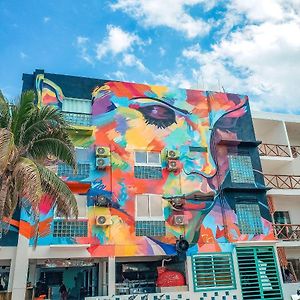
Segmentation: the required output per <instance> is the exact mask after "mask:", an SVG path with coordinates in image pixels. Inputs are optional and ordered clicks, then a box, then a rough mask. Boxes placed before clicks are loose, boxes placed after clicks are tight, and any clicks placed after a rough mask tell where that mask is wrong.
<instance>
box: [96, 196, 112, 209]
mask: <svg viewBox="0 0 300 300" xmlns="http://www.w3.org/2000/svg"><path fill="white" fill-rule="evenodd" d="M94 199H95V205H96V206H100V207H103V206H104V207H105V206H108V204H109V199H108V198H107V197H105V196H104V195H98V196H95V197H94Z"/></svg>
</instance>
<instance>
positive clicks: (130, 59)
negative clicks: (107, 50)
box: [122, 53, 147, 72]
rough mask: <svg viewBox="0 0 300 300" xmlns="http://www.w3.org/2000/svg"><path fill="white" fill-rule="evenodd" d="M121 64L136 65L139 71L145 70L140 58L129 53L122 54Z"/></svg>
mask: <svg viewBox="0 0 300 300" xmlns="http://www.w3.org/2000/svg"><path fill="white" fill-rule="evenodd" d="M122 64H123V66H127V67H136V68H138V70H140V71H141V72H145V71H146V70H147V69H146V67H145V66H144V64H143V63H142V61H141V60H140V59H138V58H137V57H136V56H135V55H133V54H129V53H126V54H124V55H123V61H122Z"/></svg>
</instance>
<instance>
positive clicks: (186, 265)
mask: <svg viewBox="0 0 300 300" xmlns="http://www.w3.org/2000/svg"><path fill="white" fill-rule="evenodd" d="M28 89H35V90H36V93H37V105H53V106H55V107H57V108H58V109H60V110H61V111H62V113H63V114H64V116H65V118H66V119H67V120H69V121H70V123H71V124H72V128H71V129H70V133H71V135H72V139H73V142H74V144H75V146H76V157H77V162H78V172H77V173H76V174H74V173H73V170H72V169H71V168H70V167H69V166H67V165H64V164H62V163H60V162H56V161H53V160H52V161H51V159H49V168H51V169H52V170H53V171H55V172H56V173H57V175H58V176H60V177H61V178H62V179H63V180H64V181H65V182H66V183H67V185H68V186H69V187H70V189H71V190H72V191H73V193H74V194H75V195H76V199H77V203H78V208H79V218H78V219H68V220H66V219H63V218H61V217H60V216H59V215H58V214H57V213H56V210H55V206H53V202H52V200H51V199H49V198H48V197H47V195H45V196H44V197H43V199H42V201H41V205H40V210H41V216H40V220H39V227H38V238H35V237H34V227H33V222H32V219H31V217H30V208H26V207H24V208H22V210H21V211H20V212H19V213H16V217H15V218H14V219H13V220H12V221H11V224H7V226H9V227H8V231H7V232H6V233H5V234H4V236H3V237H2V238H1V239H0V242H1V243H2V247H1V250H0V251H1V252H0V254H1V256H0V257H1V259H0V263H1V265H2V266H3V268H2V270H4V271H3V273H5V275H3V276H2V277H3V278H6V279H5V284H6V288H7V289H8V291H12V299H18V300H19V299H23V298H25V295H26V294H28V295H29V294H30V290H32V288H31V287H32V286H35V287H36V286H37V284H40V283H41V282H42V283H43V284H44V286H46V287H47V291H49V295H48V298H49V299H59V286H60V283H61V281H63V282H64V284H65V285H66V287H67V289H68V290H69V297H70V299H90V300H92V299H94V300H96V299H99V300H100V299H101V300H104V299H116V300H124V299H126V300H127V299H131V300H132V299H139V300H141V299H144V300H145V299H149V300H154V299H170V300H175V299H184V300H191V299H195V300H196V299H197V300H207V299H209V300H233V299H253V300H258V299H272V300H277V299H278V300H279V299H281V300H282V299H283V295H282V289H281V276H280V275H279V274H280V269H279V266H278V264H277V252H276V247H275V243H276V240H275V237H274V233H273V219H272V216H271V214H270V211H269V207H268V201H267V196H266V193H267V191H268V188H267V187H266V186H265V183H264V175H263V173H262V168H261V163H260V157H259V152H258V148H257V147H258V145H259V142H258V141H257V140H256V138H255V134H254V129H253V124H252V118H251V113H250V109H249V104H248V98H247V97H246V96H243V95H236V94H229V93H220V92H211V91H198V90H184V89H176V88H167V87H163V86H153V85H146V84H137V83H128V82H118V81H110V80H97V79H90V78H83V77H74V76H67V75H57V74H50V73H45V72H44V71H42V70H36V71H35V72H34V73H33V74H24V76H23V90H28ZM3 281H4V280H3ZM71 297H74V298H71ZM76 297H77V298H76Z"/></svg>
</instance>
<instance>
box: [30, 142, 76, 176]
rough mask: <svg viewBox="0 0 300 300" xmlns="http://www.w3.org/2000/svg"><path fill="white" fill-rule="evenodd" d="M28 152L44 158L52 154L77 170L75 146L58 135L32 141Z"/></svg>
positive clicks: (34, 156) (37, 157) (35, 157)
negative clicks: (57, 136)
mask: <svg viewBox="0 0 300 300" xmlns="http://www.w3.org/2000/svg"><path fill="white" fill-rule="evenodd" d="M28 153H29V154H30V156H32V157H33V158H34V159H38V160H40V159H42V158H45V157H46V156H47V155H48V156H49V155H51V156H54V157H56V158H57V159H59V160H60V161H63V162H65V163H66V164H68V165H70V166H71V167H72V168H73V169H75V170H76V158H75V150H74V146H73V145H72V144H71V143H69V142H68V141H67V142H66V141H63V140H61V139H59V138H56V137H46V138H41V139H38V140H37V141H35V142H34V143H32V146H31V147H30V148H29V149H28Z"/></svg>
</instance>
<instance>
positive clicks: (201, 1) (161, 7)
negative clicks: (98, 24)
mask: <svg viewBox="0 0 300 300" xmlns="http://www.w3.org/2000/svg"><path fill="white" fill-rule="evenodd" d="M196 5H202V6H203V7H204V9H210V8H212V7H213V6H214V1H210V5H209V6H208V5H207V1H205V0H176V1H174V0H164V1H161V0H151V1H149V0H116V1H115V2H114V3H113V4H111V8H112V9H113V10H122V11H124V12H125V13H127V14H128V15H130V16H131V17H133V18H134V19H136V20H137V21H138V22H139V23H140V24H142V25H143V26H145V27H157V26H166V27H168V28H172V29H175V30H177V31H179V32H182V33H183V34H185V35H186V36H187V37H188V38H194V37H196V36H201V35H204V34H206V33H208V31H209V30H210V24H209V23H207V22H205V21H204V20H203V19H200V18H198V19H196V18H194V17H192V16H191V14H190V13H189V8H190V7H193V6H196ZM198 9H199V8H198Z"/></svg>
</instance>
